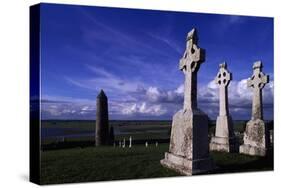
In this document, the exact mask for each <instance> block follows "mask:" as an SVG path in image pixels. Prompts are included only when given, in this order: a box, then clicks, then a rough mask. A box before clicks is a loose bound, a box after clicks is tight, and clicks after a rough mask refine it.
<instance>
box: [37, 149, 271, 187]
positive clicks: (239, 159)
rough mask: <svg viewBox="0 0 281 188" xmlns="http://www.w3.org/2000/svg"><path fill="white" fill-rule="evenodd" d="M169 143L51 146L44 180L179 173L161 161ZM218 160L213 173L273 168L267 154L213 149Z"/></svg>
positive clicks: (44, 157) (44, 165) (43, 164)
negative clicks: (73, 146)
mask: <svg viewBox="0 0 281 188" xmlns="http://www.w3.org/2000/svg"><path fill="white" fill-rule="evenodd" d="M166 151H168V144H159V146H158V147H155V146H154V145H153V146H152V145H151V146H150V147H148V148H145V147H144V146H142V145H137V146H134V147H133V148H117V147H116V148H114V147H99V148H95V147H87V148H73V149H63V150H50V151H44V152H42V153H41V183H42V184H57V183H72V182H86V181H104V180H123V179H139V178H156V177H171V176H179V174H177V173H176V172H174V171H171V170H168V169H166V168H164V167H162V166H161V165H160V163H159V161H160V160H161V159H163V157H164V152H166ZM211 156H212V158H213V159H214V161H215V163H216V166H217V168H216V170H214V171H213V172H212V173H227V172H244V171H263V170H272V169H273V159H272V156H269V157H267V158H261V157H252V156H246V155H240V154H228V153H219V152H213V153H211Z"/></svg>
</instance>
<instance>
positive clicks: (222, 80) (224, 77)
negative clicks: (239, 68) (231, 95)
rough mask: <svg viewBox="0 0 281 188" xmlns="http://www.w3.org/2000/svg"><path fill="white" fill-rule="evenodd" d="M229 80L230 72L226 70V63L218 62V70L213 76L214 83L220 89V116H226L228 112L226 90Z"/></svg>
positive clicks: (230, 78) (230, 77)
mask: <svg viewBox="0 0 281 188" xmlns="http://www.w3.org/2000/svg"><path fill="white" fill-rule="evenodd" d="M230 80H232V75H231V73H230V72H229V71H228V70H227V67H226V63H225V62H224V63H222V64H220V70H219V72H218V74H217V76H216V78H215V82H216V84H218V85H219V90H220V95H219V97H220V114H219V115H220V116H226V115H228V114H229V112H228V97H227V96H228V92H227V87H228V85H229V82H230Z"/></svg>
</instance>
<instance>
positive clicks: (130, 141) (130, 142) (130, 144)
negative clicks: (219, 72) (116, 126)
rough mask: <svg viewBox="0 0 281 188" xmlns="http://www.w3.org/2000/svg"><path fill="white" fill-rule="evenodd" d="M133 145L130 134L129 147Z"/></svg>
mask: <svg viewBox="0 0 281 188" xmlns="http://www.w3.org/2000/svg"><path fill="white" fill-rule="evenodd" d="M131 147H132V137H131V136H130V138H129V148H131Z"/></svg>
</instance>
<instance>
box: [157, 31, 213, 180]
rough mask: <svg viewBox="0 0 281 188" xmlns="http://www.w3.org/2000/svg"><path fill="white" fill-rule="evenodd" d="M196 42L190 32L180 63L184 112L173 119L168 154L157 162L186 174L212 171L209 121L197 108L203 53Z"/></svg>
mask: <svg viewBox="0 0 281 188" xmlns="http://www.w3.org/2000/svg"><path fill="white" fill-rule="evenodd" d="M197 43H198V38H197V32H196V29H192V30H191V31H190V32H189V33H188V35H187V42H186V50H185V52H184V54H183V57H182V58H181V60H180V63H179V69H180V70H181V71H183V73H184V76H185V84H184V104H183V109H181V110H180V111H178V112H177V113H176V114H175V115H174V117H173V123H172V131H171V138H170V147H169V151H168V152H166V153H165V158H164V159H163V160H161V161H160V162H161V164H162V165H163V166H165V167H167V168H170V169H172V170H175V171H177V172H179V173H181V174H185V175H192V174H200V173H204V172H208V171H210V170H211V169H212V168H213V161H212V160H211V158H210V156H209V142H208V119H209V118H208V116H207V115H206V114H205V113H203V112H202V111H201V110H200V109H199V108H198V107H197V72H198V70H199V68H200V65H201V63H203V62H204V61H205V50H203V49H201V48H199V47H198V46H197Z"/></svg>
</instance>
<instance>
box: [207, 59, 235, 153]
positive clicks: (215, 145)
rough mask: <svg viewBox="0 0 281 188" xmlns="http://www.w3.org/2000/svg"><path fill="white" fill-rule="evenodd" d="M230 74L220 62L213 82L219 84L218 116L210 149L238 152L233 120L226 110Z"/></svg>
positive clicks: (224, 64)
mask: <svg viewBox="0 0 281 188" xmlns="http://www.w3.org/2000/svg"><path fill="white" fill-rule="evenodd" d="M230 80H232V74H231V73H230V72H229V71H228V70H227V65H226V63H225V62H224V63H222V64H220V69H219V72H218V74H217V76H216V78H215V82H216V83H217V84H218V86H219V104H220V106H219V116H218V117H217V122H216V133H215V136H213V137H212V139H211V143H210V150H214V151H226V152H238V151H239V145H238V142H237V141H238V140H237V139H236V137H235V135H234V131H233V121H232V118H231V116H230V114H229V110H228V85H229V83H230Z"/></svg>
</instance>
